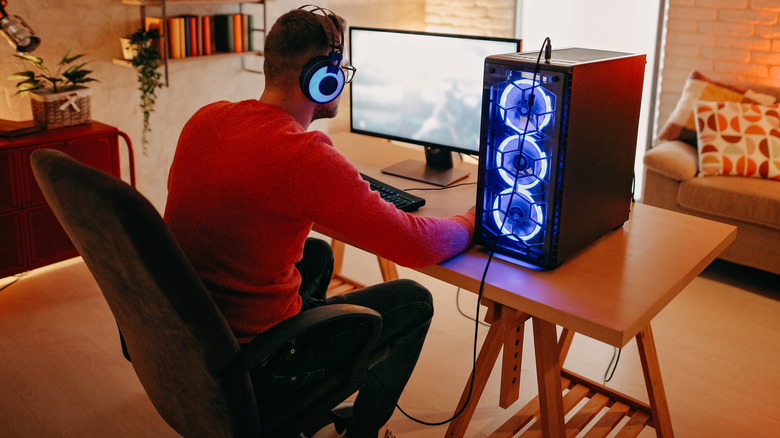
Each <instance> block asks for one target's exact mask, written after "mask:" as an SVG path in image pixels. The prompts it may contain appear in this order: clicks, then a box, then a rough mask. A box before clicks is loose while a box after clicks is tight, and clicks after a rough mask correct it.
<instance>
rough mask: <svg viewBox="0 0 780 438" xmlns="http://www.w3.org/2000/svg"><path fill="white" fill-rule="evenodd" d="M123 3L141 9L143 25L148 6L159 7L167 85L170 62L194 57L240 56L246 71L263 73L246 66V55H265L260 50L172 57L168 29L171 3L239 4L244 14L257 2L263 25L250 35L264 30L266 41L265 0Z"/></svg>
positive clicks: (122, 61)
mask: <svg viewBox="0 0 780 438" xmlns="http://www.w3.org/2000/svg"><path fill="white" fill-rule="evenodd" d="M122 3H123V4H125V5H128V6H136V7H138V8H139V9H140V14H141V25H142V26H144V23H145V22H146V17H147V10H146V8H147V7H150V8H159V9H160V13H159V15H158V16H159V17H160V18H162V23H163V26H164V27H163V44H162V45H163V53H162V62H161V66H162V67H163V69H164V73H163V77H164V79H165V85H166V86H168V64H169V63H170V62H181V61H191V60H194V59H206V58H209V59H213V58H233V57H240V58H241V69H242V70H244V71H248V72H251V73H258V74H263V72H262V71H259V70H252V69H249V68H246V67H245V65H244V57H246V56H263V53H262V51H260V50H251V51H242V52H212V53H211V54H208V55H198V56H187V57H181V58H171V54H170V53H169V51H170V48H169V37H170V30H169V29H168V18H169V15H168V6H170V5H176V6H179V5H218V4H235V5H238V13H240V14H243V13H244V7H243V6H244V5H245V4H247V5H256V4H262V5H263V13H262V18H261V21H262V27H259V28H258V27H254V26H253V27H252V28H251V29H249V30H248V31H249V35H250V38H251V37H252V35H253V34H254V33H255V32H263V40H264V41H265V32H266V29H267V22H266V7H265V0H122ZM114 63H115V64H118V65H126V66H132V62H131V61H129V60H125V59H115V60H114Z"/></svg>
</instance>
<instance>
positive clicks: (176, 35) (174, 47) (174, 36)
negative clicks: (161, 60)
mask: <svg viewBox="0 0 780 438" xmlns="http://www.w3.org/2000/svg"><path fill="white" fill-rule="evenodd" d="M180 26H181V21H179V20H178V19H177V18H176V17H170V18H168V32H169V35H168V53H169V56H170V58H171V59H177V58H182V54H181V44H180V42H179V39H180V38H181V32H180Z"/></svg>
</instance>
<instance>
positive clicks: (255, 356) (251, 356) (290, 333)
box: [234, 304, 382, 371]
mask: <svg viewBox="0 0 780 438" xmlns="http://www.w3.org/2000/svg"><path fill="white" fill-rule="evenodd" d="M336 322H338V323H339V324H341V323H344V322H346V323H348V324H354V325H357V324H361V323H364V322H367V323H368V324H369V326H370V335H369V337H368V339H367V342H366V347H367V348H366V350H367V351H366V359H367V358H368V353H369V352H370V351H371V349H372V348H373V347H374V344H375V343H376V340H377V338H378V337H379V332H380V331H381V329H382V316H381V315H379V313H377V312H376V311H374V310H372V309H369V308H367V307H363V306H357V305H354V304H329V305H326V306H321V307H315V308H313V309H309V310H307V311H305V312H301V313H299V314H297V315H295V316H293V317H290V318H287V319H286V320H284V321H282V322H280V323H279V324H276V325H275V326H273V327H271V328H269V329H268V330H266V331H265V332H263V333H261V334H259V335H258V336H257V337H255V338H254V339H252V341H250V342H249V343H247V344H245V345H244V346H243V347H242V349H241V353H240V354H239V356H238V358H237V359H236V361H235V363H234V366H235V367H236V368H237V369H241V370H244V371H249V370H251V369H253V368H255V367H257V366H258V365H260V364H262V363H263V362H264V361H266V360H268V359H269V358H270V357H272V356H273V355H274V354H276V353H277V351H278V350H279V349H280V348H281V347H283V346H284V345H285V344H287V343H288V342H290V341H291V340H294V339H296V338H298V337H299V336H303V335H305V334H306V333H310V332H319V331H322V330H327V327H328V326H329V325H331V324H333V323H336Z"/></svg>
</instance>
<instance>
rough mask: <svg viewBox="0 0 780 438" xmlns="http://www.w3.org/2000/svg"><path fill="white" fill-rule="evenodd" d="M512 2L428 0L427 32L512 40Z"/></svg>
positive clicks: (501, 0) (502, 0) (426, 5)
mask: <svg viewBox="0 0 780 438" xmlns="http://www.w3.org/2000/svg"><path fill="white" fill-rule="evenodd" d="M515 4H516V1H515V0H427V1H426V2H425V27H426V29H425V30H427V31H429V32H445V33H465V34H470V35H482V36H492V37H514V29H515Z"/></svg>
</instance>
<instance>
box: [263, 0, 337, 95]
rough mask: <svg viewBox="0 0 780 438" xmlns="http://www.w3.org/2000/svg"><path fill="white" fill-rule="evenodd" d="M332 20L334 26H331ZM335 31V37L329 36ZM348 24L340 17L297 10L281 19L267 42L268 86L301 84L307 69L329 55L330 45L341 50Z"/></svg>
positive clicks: (264, 66) (266, 70) (264, 64)
mask: <svg viewBox="0 0 780 438" xmlns="http://www.w3.org/2000/svg"><path fill="white" fill-rule="evenodd" d="M326 20H330V21H331V23H328V21H326ZM331 29H334V30H335V32H336V35H333V36H329V33H332V31H331ZM344 29H345V21H344V19H343V18H341V17H339V16H337V15H331V14H328V16H327V17H326V16H325V15H322V14H319V13H314V12H311V11H308V10H303V9H294V10H292V11H290V12H287V13H286V14H284V15H282V16H281V17H279V19H277V20H276V22H275V23H274V25H273V26H272V27H271V30H270V31H269V32H268V35H267V36H266V39H265V50H264V51H265V53H264V56H265V60H264V62H263V69H264V71H265V76H266V82H271V83H283V82H286V81H291V80H295V81H296V82H297V81H298V77H299V76H300V74H301V71H302V70H303V67H304V65H306V63H307V62H308V61H309V60H310V59H311V58H313V57H315V56H318V55H322V54H324V53H326V52H327V51H328V50H329V49H330V47H331V45H336V46H341V45H343V44H344V42H343V34H344Z"/></svg>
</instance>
